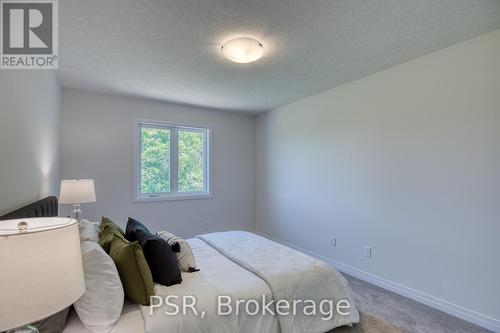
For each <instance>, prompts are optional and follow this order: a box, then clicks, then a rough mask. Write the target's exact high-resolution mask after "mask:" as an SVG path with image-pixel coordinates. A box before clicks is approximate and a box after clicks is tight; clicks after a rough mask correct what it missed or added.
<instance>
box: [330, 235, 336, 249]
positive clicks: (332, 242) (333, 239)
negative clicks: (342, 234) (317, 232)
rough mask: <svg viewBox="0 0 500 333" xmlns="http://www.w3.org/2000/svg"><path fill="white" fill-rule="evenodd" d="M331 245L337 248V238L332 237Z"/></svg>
mask: <svg viewBox="0 0 500 333" xmlns="http://www.w3.org/2000/svg"><path fill="white" fill-rule="evenodd" d="M330 245H331V246H332V247H336V246H337V237H335V236H330Z"/></svg>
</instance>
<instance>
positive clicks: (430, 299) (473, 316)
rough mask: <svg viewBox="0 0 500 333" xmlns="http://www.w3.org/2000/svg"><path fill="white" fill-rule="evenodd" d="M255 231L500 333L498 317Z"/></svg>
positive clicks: (383, 286) (395, 291)
mask: <svg viewBox="0 0 500 333" xmlns="http://www.w3.org/2000/svg"><path fill="white" fill-rule="evenodd" d="M257 233H258V234H259V235H261V236H262V237H266V238H268V239H271V240H273V241H275V242H278V243H281V244H283V245H285V246H288V247H291V248H294V249H296V250H298V251H301V252H304V253H306V254H308V255H310V256H312V257H315V258H317V259H319V260H321V261H324V262H326V263H327V264H330V265H332V266H334V267H335V268H337V269H338V270H339V271H341V272H344V273H347V274H349V275H352V276H354V277H356V278H358V279H361V280H364V281H367V282H370V283H372V284H374V285H377V286H379V287H382V288H384V289H387V290H390V291H392V292H394V293H396V294H399V295H401V296H404V297H408V298H410V299H412V300H414V301H417V302H419V303H422V304H425V305H428V306H430V307H432V308H434V309H437V310H440V311H443V312H446V313H447V314H449V315H452V316H454V317H457V318H460V319H463V320H465V321H468V322H471V323H473V324H476V325H478V326H481V327H484V328H486V329H489V330H491V331H493V332H497V333H500V320H499V319H496V318H493V317H490V316H487V315H485V314H482V313H479V312H476V311H474V310H471V309H468V308H465V307H463V306H460V305H457V304H453V303H451V302H448V301H446V300H444V299H441V298H438V297H434V296H432V295H429V294H426V293H424V292H422V291H419V290H415V289H412V288H410V287H406V286H404V285H402V284H399V283H396V282H394V281H391V280H388V279H385V278H382V277H380V276H377V275H374V274H371V273H368V272H365V271H363V270H360V269H358V268H355V267H352V266H349V265H346V264H344V263H341V262H338V261H336V260H333V259H330V258H327V257H324V256H321V255H319V254H316V253H314V252H311V251H308V250H305V249H302V248H300V247H298V246H295V245H293V244H289V243H287V242H284V241H281V240H279V239H276V238H274V237H271V236H268V235H265V234H262V233H259V232H257Z"/></svg>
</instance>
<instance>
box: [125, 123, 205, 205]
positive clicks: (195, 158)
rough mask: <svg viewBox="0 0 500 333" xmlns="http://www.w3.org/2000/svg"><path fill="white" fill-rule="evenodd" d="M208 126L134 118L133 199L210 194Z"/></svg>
mask: <svg viewBox="0 0 500 333" xmlns="http://www.w3.org/2000/svg"><path fill="white" fill-rule="evenodd" d="M208 141H209V129H207V128H198V127H190V126H178V125H171V124H166V123H161V122H152V121H142V120H136V121H135V154H134V155H135V156H134V158H135V171H134V193H135V198H134V199H135V201H155V200H156V201H158V200H169V199H191V198H192V199H195V198H206V197H209V195H210V191H209V161H210V159H209V145H208Z"/></svg>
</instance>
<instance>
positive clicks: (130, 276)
mask: <svg viewBox="0 0 500 333" xmlns="http://www.w3.org/2000/svg"><path fill="white" fill-rule="evenodd" d="M109 256H110V257H111V258H112V259H113V261H114V262H115V265H116V268H117V269H118V273H119V274H120V279H121V280H122V285H123V290H124V291H125V296H127V298H129V299H130V300H131V301H133V302H135V303H137V304H142V305H148V304H149V300H150V296H153V295H154V293H155V290H154V284H153V276H152V275H151V270H150V269H149V266H148V263H147V261H146V259H145V257H144V253H143V252H142V248H141V246H140V245H139V244H138V242H133V243H130V242H129V241H127V240H126V239H124V238H123V237H122V236H121V235H117V234H114V235H113V237H112V241H111V243H110V247H109Z"/></svg>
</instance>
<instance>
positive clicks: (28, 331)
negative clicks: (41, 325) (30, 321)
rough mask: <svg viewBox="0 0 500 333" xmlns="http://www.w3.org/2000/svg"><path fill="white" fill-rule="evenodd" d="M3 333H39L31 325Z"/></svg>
mask: <svg viewBox="0 0 500 333" xmlns="http://www.w3.org/2000/svg"><path fill="white" fill-rule="evenodd" d="M5 333H40V332H39V331H38V328H36V327H35V326H33V325H26V326H23V327H19V328H15V329H13V330H10V331H7V332H5Z"/></svg>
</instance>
